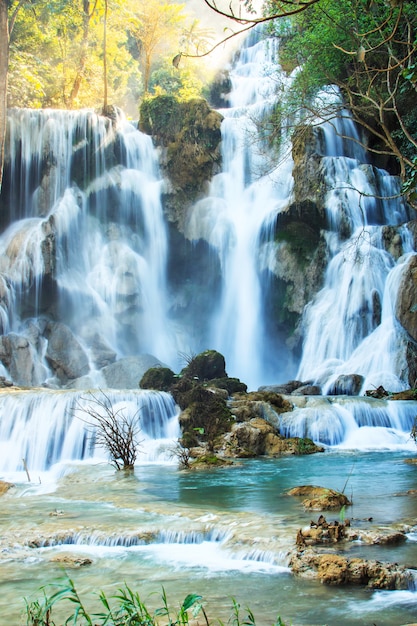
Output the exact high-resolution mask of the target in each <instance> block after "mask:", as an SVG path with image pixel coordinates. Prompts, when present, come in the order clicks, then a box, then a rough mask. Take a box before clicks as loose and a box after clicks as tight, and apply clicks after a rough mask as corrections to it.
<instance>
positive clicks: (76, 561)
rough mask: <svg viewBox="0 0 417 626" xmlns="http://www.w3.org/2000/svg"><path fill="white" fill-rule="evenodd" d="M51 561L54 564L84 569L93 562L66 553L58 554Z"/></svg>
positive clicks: (83, 557) (86, 558)
mask: <svg viewBox="0 0 417 626" xmlns="http://www.w3.org/2000/svg"><path fill="white" fill-rule="evenodd" d="M50 560H51V562H53V563H61V564H62V565H65V566H66V567H84V566H85V565H91V564H92V562H93V561H92V560H91V559H89V558H88V557H85V556H81V555H76V554H65V553H60V554H56V555H54V556H52V557H51V559H50Z"/></svg>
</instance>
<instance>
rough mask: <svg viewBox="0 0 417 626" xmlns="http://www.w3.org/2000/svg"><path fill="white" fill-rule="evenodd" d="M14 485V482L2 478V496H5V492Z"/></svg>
mask: <svg viewBox="0 0 417 626" xmlns="http://www.w3.org/2000/svg"><path fill="white" fill-rule="evenodd" d="M12 487H14V485H13V483H8V482H6V481H5V480H0V496H4V494H5V493H7V492H8V491H9V489H11V488H12Z"/></svg>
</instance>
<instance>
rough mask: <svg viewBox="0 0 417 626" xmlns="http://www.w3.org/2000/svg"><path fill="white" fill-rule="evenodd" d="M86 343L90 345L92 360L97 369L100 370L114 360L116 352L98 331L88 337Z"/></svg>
mask: <svg viewBox="0 0 417 626" xmlns="http://www.w3.org/2000/svg"><path fill="white" fill-rule="evenodd" d="M87 343H88V345H89V346H90V353H91V358H92V361H93V363H94V365H95V367H96V368H97V369H99V370H100V369H102V368H103V367H106V366H107V365H110V364H111V363H114V362H115V360H116V358H117V354H116V352H115V351H114V350H113V349H112V348H110V346H109V345H108V343H107V342H106V341H105V339H103V337H102V336H101V335H99V333H94V334H93V335H92V336H91V337H89V338H88V340H87Z"/></svg>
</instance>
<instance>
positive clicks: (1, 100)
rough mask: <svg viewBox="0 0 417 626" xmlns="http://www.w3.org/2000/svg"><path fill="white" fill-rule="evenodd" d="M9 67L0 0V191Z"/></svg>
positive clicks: (3, 6)
mask: <svg viewBox="0 0 417 626" xmlns="http://www.w3.org/2000/svg"><path fill="white" fill-rule="evenodd" d="M8 68H9V17H8V1H7V0H0V192H1V183H2V179H3V163H4V142H5V139H6V122H7V73H8Z"/></svg>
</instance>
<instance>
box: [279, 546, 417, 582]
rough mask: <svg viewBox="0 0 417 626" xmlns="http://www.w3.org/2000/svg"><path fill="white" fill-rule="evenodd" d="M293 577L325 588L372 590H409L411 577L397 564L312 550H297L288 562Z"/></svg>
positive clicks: (405, 569)
mask: <svg viewBox="0 0 417 626" xmlns="http://www.w3.org/2000/svg"><path fill="white" fill-rule="evenodd" d="M290 568H291V569H292V571H293V573H294V574H295V575H297V576H301V577H303V578H318V579H319V580H320V581H321V582H322V583H323V584H325V585H347V584H349V585H366V586H368V587H370V588H372V589H408V588H409V585H410V583H411V580H412V576H411V573H410V572H409V571H408V570H407V568H405V567H401V566H399V565H398V564H397V563H381V562H379V561H368V560H366V559H359V558H352V559H349V558H347V557H345V556H341V555H338V554H323V553H318V552H316V551H315V550H314V549H313V548H310V547H308V548H305V549H301V550H300V549H298V550H297V551H294V552H293V554H292V556H291V558H290Z"/></svg>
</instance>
